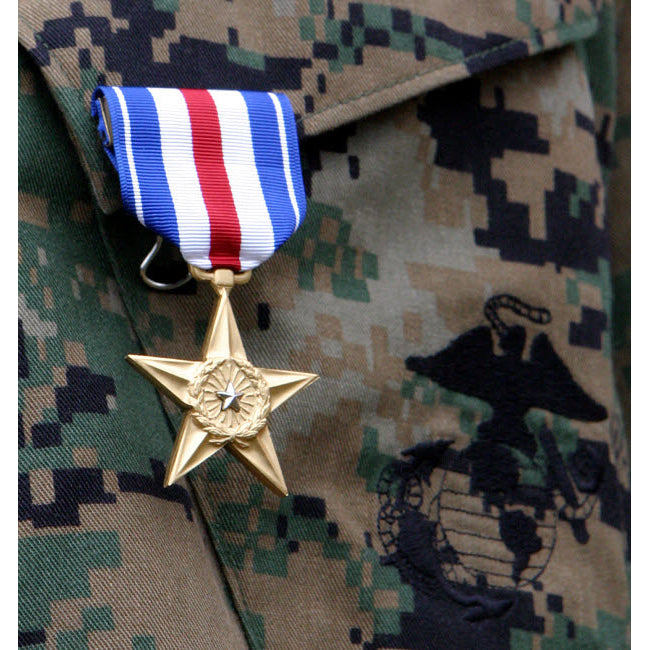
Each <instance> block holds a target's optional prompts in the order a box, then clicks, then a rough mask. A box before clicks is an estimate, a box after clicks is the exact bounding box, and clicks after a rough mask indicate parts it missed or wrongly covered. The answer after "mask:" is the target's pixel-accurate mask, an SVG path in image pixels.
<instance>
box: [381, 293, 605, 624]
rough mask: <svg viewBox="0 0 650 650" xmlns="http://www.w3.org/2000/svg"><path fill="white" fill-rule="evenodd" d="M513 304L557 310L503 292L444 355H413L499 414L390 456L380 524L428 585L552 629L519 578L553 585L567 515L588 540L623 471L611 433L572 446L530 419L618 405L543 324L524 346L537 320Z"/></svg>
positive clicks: (590, 417) (542, 318)
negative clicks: (612, 454) (566, 357)
mask: <svg viewBox="0 0 650 650" xmlns="http://www.w3.org/2000/svg"><path fill="white" fill-rule="evenodd" d="M504 309H506V310H509V311H510V312H514V313H515V314H516V315H517V316H519V317H521V318H524V319H527V320H528V321H530V322H534V323H537V324H540V325H544V324H546V323H548V322H550V320H551V314H550V313H549V311H548V310H546V309H542V308H534V307H531V306H529V305H527V304H525V303H524V302H522V301H521V300H518V299H516V298H514V297H512V296H507V295H499V296H495V297H493V298H491V299H490V300H488V301H487V303H486V305H485V316H486V317H487V319H488V321H489V323H490V326H487V325H486V326H479V327H476V328H474V329H472V330H470V331H468V332H466V333H464V334H462V335H461V336H459V337H458V338H457V339H456V340H454V341H453V342H452V343H450V344H449V346H448V347H446V348H445V349H443V350H442V351H440V352H438V353H437V354H434V355H432V356H429V357H409V358H408V359H407V360H406V366H407V368H408V369H409V370H413V371H415V372H417V373H419V374H421V375H424V376H427V377H429V378H430V379H431V380H432V381H434V382H436V383H437V384H439V385H441V386H442V387H444V388H446V389H449V390H452V391H455V392H459V393H463V394H465V395H469V396H472V397H476V398H479V399H481V400H483V401H485V402H487V403H488V404H489V405H490V406H491V407H492V414H491V417H489V419H486V420H485V421H483V422H482V423H481V424H480V425H479V426H478V431H477V436H476V438H475V439H474V440H473V442H472V443H471V444H470V445H469V446H468V447H466V448H464V449H461V450H456V449H454V448H453V447H452V441H451V440H444V439H442V440H437V441H435V442H425V443H420V444H418V445H416V446H415V447H412V448H410V449H406V450H405V451H403V452H402V453H403V455H404V457H405V459H404V460H395V461H392V462H391V463H389V464H388V465H387V466H386V467H384V469H383V471H382V472H381V474H380V477H379V480H378V484H377V492H378V496H379V502H380V510H379V515H378V531H379V535H380V538H381V541H382V544H383V546H384V550H385V553H386V555H385V556H384V558H383V562H385V563H387V564H394V565H395V566H397V568H398V569H399V571H400V575H401V577H402V580H404V581H405V582H409V583H410V584H411V585H413V587H414V588H415V589H416V590H417V591H418V592H419V593H420V594H421V595H423V596H425V597H426V598H430V599H433V600H435V601H438V602H439V601H440V600H441V599H445V598H446V599H448V601H451V602H450V604H453V605H454V606H455V607H460V609H461V610H462V611H463V614H462V616H463V618H465V620H468V621H478V620H485V619H493V618H494V617H499V616H501V615H503V614H506V613H509V618H510V619H512V621H511V623H513V624H514V625H515V626H516V627H522V628H526V629H531V630H532V629H536V628H540V627H541V628H542V629H540V630H539V631H543V619H540V618H539V617H536V616H535V614H534V607H533V603H532V594H531V593H530V591H527V592H525V591H521V590H520V588H521V587H523V586H524V585H531V586H532V588H533V589H542V588H543V585H542V583H541V582H540V576H541V575H542V573H543V572H544V569H545V568H546V566H547V564H548V562H549V560H550V558H551V555H552V553H553V549H554V546H555V540H556V534H557V529H558V526H562V525H565V526H566V525H568V526H570V528H571V531H572V533H573V536H574V538H575V540H576V542H578V543H580V544H586V543H587V542H588V541H589V532H588V528H587V520H588V518H589V517H590V516H591V514H592V513H593V512H594V508H595V506H596V504H597V502H598V501H599V498H600V501H601V519H603V521H606V519H605V518H604V516H603V512H604V510H606V509H607V508H606V503H605V502H606V501H607V498H606V496H605V494H606V493H607V489H608V488H606V487H605V483H608V484H609V483H610V482H611V480H612V476H615V472H612V471H611V470H612V469H613V468H612V466H611V463H610V461H609V450H608V447H607V445H606V444H605V443H598V442H594V441H589V440H585V439H582V438H578V441H577V444H576V446H575V449H573V450H572V451H570V452H569V453H567V452H566V450H564V451H565V453H564V454H563V453H561V451H560V448H559V447H558V443H557V440H556V436H555V435H554V433H553V432H552V431H551V430H550V429H549V428H548V427H546V426H545V425H543V426H541V427H539V428H538V429H537V430H536V431H531V430H530V429H529V426H528V425H527V423H526V419H525V416H526V414H527V413H528V412H529V410H530V409H532V408H537V409H544V410H546V411H550V412H551V413H553V414H556V415H560V416H564V417H566V418H570V419H572V420H579V421H583V422H596V421H600V420H603V419H605V418H606V417H607V410H606V409H605V408H604V407H603V406H602V405H601V404H599V403H598V402H596V401H595V400H594V399H593V398H592V397H590V396H589V395H588V394H587V393H586V392H585V391H584V390H583V389H582V388H581V387H580V386H579V385H578V383H577V382H576V381H575V380H574V378H573V377H572V375H571V373H570V372H569V369H568V368H567V367H566V365H565V364H564V362H563V361H562V360H561V358H560V357H559V355H558V354H557V352H556V351H555V349H554V348H553V345H552V343H551V341H550V339H549V338H548V336H547V335H546V334H544V333H538V334H536V335H535V337H534V338H533V340H532V342H531V344H530V351H529V353H528V354H527V355H525V354H524V350H525V345H526V339H527V332H526V328H525V327H523V326H522V325H507V324H506V323H505V322H504V321H503V319H502V318H501V316H500V314H499V311H500V310H504ZM493 330H494V332H495V333H496V338H497V340H498V348H500V349H497V350H495V345H494V343H493V333H492V332H493ZM540 458H541V459H543V460H542V461H540ZM535 463H540V464H542V465H543V466H541V467H540V473H539V476H540V477H543V479H538V480H537V481H531V480H522V472H523V471H524V470H525V469H526V468H527V467H530V466H531V464H533V465H534V464H535ZM605 477H608V478H605ZM610 487H611V486H610ZM601 493H602V494H601ZM517 621H518V623H517Z"/></svg>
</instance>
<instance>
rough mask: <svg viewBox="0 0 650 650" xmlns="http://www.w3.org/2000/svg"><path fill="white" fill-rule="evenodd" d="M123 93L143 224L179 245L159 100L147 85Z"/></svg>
mask: <svg viewBox="0 0 650 650" xmlns="http://www.w3.org/2000/svg"><path fill="white" fill-rule="evenodd" d="M124 97H125V99H126V104H127V108H128V111H129V120H130V123H131V143H132V149H133V160H134V161H135V168H136V170H137V174H138V181H139V185H140V194H141V198H142V214H143V215H144V224H145V226H147V228H151V229H152V230H154V231H155V232H157V233H158V234H159V235H162V236H163V237H165V238H166V239H168V240H169V241H171V242H173V243H174V244H176V246H180V237H179V235H178V223H177V220H176V210H175V208H174V201H173V200H172V195H171V192H170V191H169V185H168V183H167V174H166V172H165V166H164V163H163V157H162V147H161V143H160V122H159V120H158V111H157V110H156V104H155V102H154V99H153V97H152V95H151V93H150V92H149V90H148V89H147V88H129V89H128V92H125V93H124ZM111 115H112V113H111Z"/></svg>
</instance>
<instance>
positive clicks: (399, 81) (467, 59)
mask: <svg viewBox="0 0 650 650" xmlns="http://www.w3.org/2000/svg"><path fill="white" fill-rule="evenodd" d="M18 19H19V20H20V21H21V22H22V17H21V16H20V15H19V16H18ZM589 23H596V27H597V23H598V13H597V12H596V13H594V14H592V15H591V16H589V17H588V18H587V19H585V20H579V21H576V22H575V23H573V26H574V27H575V26H579V25H587V24H589ZM28 27H29V28H30V29H33V28H32V27H31V26H29V25H28ZM551 32H557V27H556V26H554V27H549V28H548V29H545V30H544V31H542V32H539V35H540V36H544V35H546V34H550V33H551ZM33 34H34V39H35V40H36V39H37V38H38V40H39V42H41V43H42V44H43V47H45V48H46V49H47V51H48V52H49V54H50V56H51V57H52V59H56V58H57V55H55V53H54V51H52V50H50V49H49V47H48V44H47V42H46V41H45V40H43V39H42V38H40V37H38V35H37V33H36V32H35V31H34V32H33ZM570 42H571V41H567V42H566V43H559V44H558V45H556V46H552V47H550V48H543V49H542V50H540V51H542V52H543V51H545V50H546V49H553V48H554V47H561V46H562V45H568V44H569V43H570ZM519 43H525V44H531V43H532V38H530V37H528V38H523V39H512V40H510V41H507V42H506V43H501V44H500V45H496V46H495V47H491V48H489V49H487V50H481V51H480V52H476V53H474V54H471V55H470V56H467V57H465V58H463V59H460V60H459V61H451V62H448V63H443V64H439V65H435V66H433V67H431V68H428V69H427V70H422V71H420V72H417V73H415V74H412V75H409V76H408V77H402V78H401V79H397V80H395V81H392V82H390V83H388V84H385V85H383V86H379V87H377V88H373V89H371V90H369V91H366V92H363V93H361V94H360V95H356V96H355V97H350V98H348V99H344V100H342V101H339V102H337V103H335V104H331V105H330V106H326V107H324V108H321V109H320V110H318V111H316V112H314V113H310V114H309V117H301V118H299V119H298V120H296V123H298V124H300V123H302V124H306V123H307V122H309V121H310V120H312V119H313V118H314V117H317V116H318V115H323V114H324V113H327V112H328V111H332V110H334V109H335V108H338V107H339V106H346V105H348V104H351V103H353V102H356V101H358V100H359V99H364V98H366V97H371V96H373V95H376V94H377V93H380V92H382V91H383V90H388V89H389V88H396V87H398V86H401V85H403V84H407V83H408V82H410V81H413V80H415V79H419V78H420V77H425V76H426V75H428V74H431V73H433V72H437V71H439V70H444V69H446V68H450V67H452V66H455V65H461V64H466V63H467V62H470V61H473V60H475V59H478V58H481V57H483V56H486V55H488V54H493V53H495V52H500V51H501V50H504V49H506V48H508V47H512V46H513V45H515V44H519ZM57 66H58V67H59V69H60V70H61V73H62V75H63V76H64V77H65V78H66V79H67V80H68V81H69V78H68V76H67V75H66V74H65V72H64V71H63V70H62V68H61V64H60V63H58V62H57Z"/></svg>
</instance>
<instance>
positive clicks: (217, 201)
mask: <svg viewBox="0 0 650 650" xmlns="http://www.w3.org/2000/svg"><path fill="white" fill-rule="evenodd" d="M102 101H105V102H106V108H105V110H106V115H105V114H104V109H103V108H102ZM91 115H92V116H93V117H94V118H95V119H96V120H97V123H98V126H97V128H98V131H99V133H100V135H101V137H102V141H103V144H104V150H105V152H106V154H107V156H108V157H109V159H110V161H111V162H112V163H113V165H114V167H115V169H116V171H117V173H118V175H119V177H120V192H121V196H122V203H123V205H124V209H125V210H126V211H127V212H129V213H130V214H131V215H132V216H133V217H135V218H137V219H138V221H139V222H140V223H141V224H142V225H143V226H146V227H147V228H150V229H151V230H154V231H155V232H157V233H158V234H159V235H161V236H163V237H165V238H166V239H167V240H169V241H170V242H172V243H173V244H174V245H176V246H177V247H178V248H180V251H181V254H182V256H183V258H184V259H185V261H186V262H187V263H188V264H191V265H193V266H196V267H198V268H201V269H206V270H210V269H213V268H228V269H231V270H233V271H248V270H251V269H255V268H257V267H258V266H259V265H260V264H261V263H262V262H264V261H266V260H267V259H268V258H269V257H270V256H271V255H273V253H274V252H275V251H276V250H277V249H278V248H279V247H280V246H282V244H284V242H285V241H286V240H287V239H288V238H289V237H290V236H291V235H292V234H293V233H294V232H295V231H296V229H297V228H298V227H299V226H300V224H301V223H302V221H303V219H304V217H305V210H306V201H305V189H304V185H303V181H302V173H301V167H300V152H299V150H298V138H297V135H296V124H295V120H294V116H293V111H292V109H291V104H290V103H289V100H288V99H287V98H286V97H285V96H284V95H276V94H274V93H259V92H250V91H247V92H239V91H236V90H207V89H204V90H196V89H194V90H193V89H179V88H118V87H107V86H99V87H97V88H96V89H95V91H94V92H93V96H92V102H91ZM104 119H106V120H110V127H108V126H107V124H106V123H105V122H104ZM109 132H110V136H109Z"/></svg>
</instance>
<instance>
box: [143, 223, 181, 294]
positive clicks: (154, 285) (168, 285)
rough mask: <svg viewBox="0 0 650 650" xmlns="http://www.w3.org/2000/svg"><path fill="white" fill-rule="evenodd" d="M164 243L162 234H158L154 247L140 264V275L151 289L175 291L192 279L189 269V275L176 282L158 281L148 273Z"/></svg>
mask: <svg viewBox="0 0 650 650" xmlns="http://www.w3.org/2000/svg"><path fill="white" fill-rule="evenodd" d="M162 243H163V238H162V237H161V236H160V235H158V236H157V237H156V243H155V244H154V245H153V248H152V249H151V250H150V251H149V252H148V253H147V255H146V256H145V258H144V259H143V260H142V264H140V277H141V278H142V281H143V282H144V283H145V284H146V285H147V286H148V287H150V288H151V289H157V290H158V291H173V290H174V289H178V288H179V287H182V286H183V285H184V284H187V283H188V282H189V281H190V280H191V279H192V274H191V273H190V272H189V271H188V272H187V275H186V276H185V277H184V278H181V279H180V280H177V281H176V282H157V281H156V280H152V279H151V278H150V277H149V276H148V275H147V271H148V270H149V266H150V265H151V262H153V260H154V258H155V257H156V255H158V253H159V252H160V247H161V246H162Z"/></svg>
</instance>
